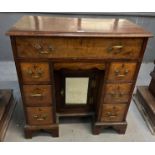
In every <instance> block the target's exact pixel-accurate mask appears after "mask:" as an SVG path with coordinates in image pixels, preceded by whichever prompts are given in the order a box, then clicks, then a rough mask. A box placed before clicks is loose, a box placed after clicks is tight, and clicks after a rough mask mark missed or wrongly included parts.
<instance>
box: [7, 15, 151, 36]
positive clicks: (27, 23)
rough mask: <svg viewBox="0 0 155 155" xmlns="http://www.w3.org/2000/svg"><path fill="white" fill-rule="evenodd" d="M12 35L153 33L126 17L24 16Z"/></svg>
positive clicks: (9, 32) (139, 34)
mask: <svg viewBox="0 0 155 155" xmlns="http://www.w3.org/2000/svg"><path fill="white" fill-rule="evenodd" d="M7 35H11V36H42V35H43V36H61V37H62V36H80V37H81V36H83V37H84V36H88V37H90V36H91V37H93V36H94V37H101V36H102V37H150V36H152V34H151V33H149V32H147V31H145V30H144V29H143V28H141V27H140V26H137V25H136V24H134V23H132V22H130V21H128V20H126V19H115V18H114V19H98V18H94V19H93V18H69V17H50V16H24V17H23V18H22V19H20V20H19V21H18V22H17V23H16V24H15V25H14V26H13V27H12V28H11V29H10V30H9V31H8V32H7Z"/></svg>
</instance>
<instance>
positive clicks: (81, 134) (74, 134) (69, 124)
mask: <svg viewBox="0 0 155 155" xmlns="http://www.w3.org/2000/svg"><path fill="white" fill-rule="evenodd" d="M153 68H154V65H153V63H143V64H142V66H141V69H140V72H139V76H138V80H137V83H136V85H148V84H149V82H150V79H151V78H150V76H149V74H150V72H151V71H152V70H153ZM0 73H3V74H1V75H0V88H1V89H7V88H8V89H10V88H11V89H14V95H15V96H16V98H17V100H18V101H19V102H18V104H17V106H16V109H15V112H14V115H13V117H12V120H11V122H10V125H9V128H8V131H7V133H6V137H5V141H6V142H42V141H51V142H52V141H54V142H56V141H71V142H72V141H84V142H85V141H114V142H117V141H155V136H154V135H152V134H151V132H150V130H149V129H148V127H147V126H146V124H145V122H144V120H143V118H142V116H141V115H140V113H139V111H138V110H137V107H136V106H135V104H134V102H133V101H131V106H130V108H129V113H128V116H127V122H128V127H127V131H126V134H124V135H120V134H117V133H116V132H115V131H113V130H109V129H108V130H103V132H102V133H101V134H100V135H92V133H91V121H90V119H88V118H81V119H73V118H71V119H61V120H60V125H59V132H60V137H59V138H53V137H51V136H50V135H49V134H48V133H36V134H35V135H34V136H33V138H32V139H25V138H24V133H23V126H24V116H23V110H22V102H21V99H20V91H19V87H18V82H17V76H16V71H15V66H14V63H13V62H0ZM135 91H136V88H135Z"/></svg>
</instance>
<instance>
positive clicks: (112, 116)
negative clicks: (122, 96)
mask: <svg viewBox="0 0 155 155" xmlns="http://www.w3.org/2000/svg"><path fill="white" fill-rule="evenodd" d="M126 108H127V105H126V104H103V106H102V115H101V121H102V122H121V121H123V119H124V114H125V112H126Z"/></svg>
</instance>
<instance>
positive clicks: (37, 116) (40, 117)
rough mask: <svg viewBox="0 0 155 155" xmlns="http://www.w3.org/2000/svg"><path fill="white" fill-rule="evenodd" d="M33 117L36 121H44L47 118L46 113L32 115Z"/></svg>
mask: <svg viewBox="0 0 155 155" xmlns="http://www.w3.org/2000/svg"><path fill="white" fill-rule="evenodd" d="M33 118H34V119H36V120H37V121H44V120H46V119H47V115H46V114H43V115H33Z"/></svg>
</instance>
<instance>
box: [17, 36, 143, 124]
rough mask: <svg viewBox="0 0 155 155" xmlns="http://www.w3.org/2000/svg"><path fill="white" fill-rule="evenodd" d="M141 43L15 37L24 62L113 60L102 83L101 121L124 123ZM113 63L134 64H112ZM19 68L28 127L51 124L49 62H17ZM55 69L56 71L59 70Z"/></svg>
mask: <svg viewBox="0 0 155 155" xmlns="http://www.w3.org/2000/svg"><path fill="white" fill-rule="evenodd" d="M142 43H143V40H142V39H141V38H95V39H94V38H72V37H71V38H67V37H65V38H63V37H61V38H59V37H55V38H54V37H16V47H17V52H16V54H17V55H16V56H17V58H22V59H26V60H27V59H28V58H31V59H34V60H35V59H36V60H39V58H44V59H46V60H48V59H55V58H63V59H64V58H76V59H77V60H78V59H80V58H82V59H87V58H88V57H89V59H91V58H92V59H103V60H104V59H108V60H110V59H111V60H113V61H111V63H110V67H109V70H108V75H107V78H106V81H105V82H106V84H105V92H104V99H103V105H102V112H101V117H100V121H103V122H106V121H107V122H120V121H123V120H124V116H125V114H126V112H127V108H128V106H127V105H128V103H129V101H130V96H131V93H132V92H131V91H132V83H133V81H134V75H135V72H136V69H137V63H136V60H135V59H138V58H139V55H140V51H141V47H142ZM114 59H122V60H123V59H131V60H133V61H132V62H121V61H120V62H115V61H114ZM63 65H65V64H63ZM67 65H68V64H67ZM73 65H74V64H71V66H73ZM19 66H20V71H21V78H22V82H23V87H22V88H23V96H24V100H25V104H26V112H27V117H28V123H29V124H31V125H43V124H48V123H49V124H50V123H52V122H53V117H51V115H52V116H53V110H52V109H53V108H52V89H51V84H52V81H51V76H50V66H49V64H48V61H47V62H45V61H44V62H41V61H39V62H31V63H29V62H25V61H24V62H20V65H19ZM89 66H90V65H89ZM56 67H57V68H59V66H56ZM75 68H77V66H75ZM97 68H100V66H97ZM105 69H107V68H105ZM44 113H45V115H44Z"/></svg>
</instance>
